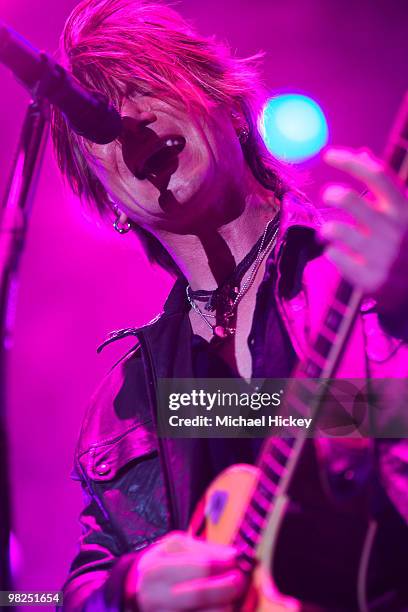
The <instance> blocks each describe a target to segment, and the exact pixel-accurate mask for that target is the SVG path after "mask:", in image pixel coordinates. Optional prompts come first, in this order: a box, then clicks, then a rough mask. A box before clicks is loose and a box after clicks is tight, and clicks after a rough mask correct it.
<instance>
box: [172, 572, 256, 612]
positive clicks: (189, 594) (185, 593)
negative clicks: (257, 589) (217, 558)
mask: <svg viewBox="0 0 408 612" xmlns="http://www.w3.org/2000/svg"><path fill="white" fill-rule="evenodd" d="M245 584H246V582H245V578H244V575H243V574H242V572H240V571H239V570H231V571H230V572H225V573H224V574H221V575H219V576H212V577H210V578H206V579H196V580H190V581H189V582H182V583H181V584H178V585H175V586H174V587H173V589H172V596H173V602H174V606H175V608H176V609H180V610H188V609H191V608H193V609H194V608H197V609H203V610H207V609H211V608H219V607H223V606H227V605H229V604H231V602H233V601H236V600H237V599H239V597H241V596H242V595H243V593H244V591H245Z"/></svg>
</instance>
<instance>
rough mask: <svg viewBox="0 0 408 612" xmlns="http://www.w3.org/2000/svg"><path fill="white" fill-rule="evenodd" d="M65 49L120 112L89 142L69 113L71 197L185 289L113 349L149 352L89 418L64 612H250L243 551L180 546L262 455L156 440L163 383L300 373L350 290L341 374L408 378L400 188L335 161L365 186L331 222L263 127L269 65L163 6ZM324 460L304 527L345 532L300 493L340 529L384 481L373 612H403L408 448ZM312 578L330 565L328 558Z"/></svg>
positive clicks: (103, 9)
mask: <svg viewBox="0 0 408 612" xmlns="http://www.w3.org/2000/svg"><path fill="white" fill-rule="evenodd" d="M62 46H63V54H64V58H65V63H66V66H67V67H68V68H69V69H70V70H71V71H72V73H73V74H74V75H75V77H76V78H77V79H78V80H79V81H80V82H81V83H82V84H83V85H85V86H87V87H89V88H91V89H94V90H96V91H99V92H102V93H103V94H105V95H106V96H108V98H109V100H110V101H111V102H112V103H114V104H115V105H116V106H117V108H118V109H119V110H120V113H121V115H122V117H123V132H122V135H121V136H120V138H119V139H118V140H117V141H115V142H112V143H110V144H108V145H104V146H102V145H94V144H92V143H89V142H87V141H85V140H84V139H82V138H81V137H79V136H78V135H76V134H75V133H74V132H73V131H72V130H71V129H70V127H69V125H68V124H67V123H66V121H65V119H64V117H63V116H62V115H61V114H60V113H59V112H58V111H57V110H55V111H54V114H53V123H52V133H53V140H54V144H55V149H56V154H57V158H58V162H59V166H60V169H61V171H62V173H63V174H64V175H65V176H66V177H67V179H68V181H69V183H70V185H71V186H72V188H73V190H74V192H75V193H76V194H78V195H79V196H80V197H81V198H83V199H85V200H87V201H88V202H90V203H92V205H94V206H95V208H96V210H97V211H98V212H99V213H100V214H101V215H102V216H103V217H106V218H111V219H112V221H113V224H114V228H115V229H116V230H117V231H118V232H120V233H122V234H126V233H127V232H129V231H131V232H132V231H133V232H136V233H137V235H138V236H139V238H140V240H141V242H142V244H143V246H144V248H145V250H146V252H147V254H148V256H149V257H150V259H151V261H153V262H156V263H157V264H159V265H160V266H162V267H163V268H165V269H166V270H168V271H169V272H171V273H172V274H173V275H174V276H175V278H176V282H175V285H174V287H173V289H172V291H171V293H170V295H169V297H168V299H167V302H166V304H165V307H164V312H163V313H162V314H161V315H160V316H159V317H157V318H156V319H155V320H154V321H152V322H151V323H149V324H148V325H146V326H144V327H141V328H138V329H129V330H126V331H124V332H123V334H117V336H116V337H113V338H112V340H113V339H116V338H120V337H121V336H124V335H126V333H128V334H134V335H135V336H136V337H137V346H136V347H135V348H134V350H132V351H131V352H130V353H129V354H128V355H127V356H126V357H125V358H124V359H123V360H122V361H121V363H120V364H119V365H117V366H116V367H115V368H114V369H113V370H112V372H111V373H110V374H109V375H108V377H107V378H106V380H105V381H104V382H103V383H102V385H101V387H100V388H99V390H98V391H97V393H96V394H95V396H94V398H93V401H92V402H91V405H90V407H89V409H88V412H87V414H86V416H85V420H84V423H83V427H82V431H81V435H80V439H79V442H78V446H77V452H76V458H75V470H74V476H75V477H76V478H77V479H78V480H80V482H81V484H82V487H83V489H84V492H85V496H86V505H85V508H84V510H83V512H82V514H81V523H82V525H83V533H82V537H81V540H80V546H79V551H78V554H77V556H76V557H75V559H74V561H73V564H72V567H71V572H70V576H69V578H68V580H67V583H66V586H65V593H64V597H65V600H64V601H65V607H66V609H68V610H74V611H79V610H88V611H89V610H95V611H101V610H105V609H106V610H119V609H130V610H141V611H143V612H158V611H160V612H164V611H178V610H206V611H220V610H232V609H233V607H234V606H238V609H239V607H240V604H239V603H237V602H239V601H242V597H243V595H244V593H245V591H246V588H247V581H246V579H245V577H244V575H243V574H242V573H241V572H240V570H239V569H238V566H237V563H236V555H237V551H236V550H235V549H233V548H232V547H226V546H225V547H224V546H219V545H214V544H211V543H208V542H205V541H202V540H198V539H195V538H193V537H191V536H190V535H187V534H186V533H185V530H186V529H187V527H188V524H189V521H190V519H191V516H192V513H193V510H194V507H195V505H196V504H197V502H198V501H199V499H200V497H201V496H202V494H203V492H204V491H205V488H206V486H207V485H208V484H209V483H210V482H211V480H212V479H213V478H214V477H215V476H216V475H217V474H219V473H220V471H221V470H222V469H224V468H225V467H227V466H230V465H233V464H236V463H254V462H255V461H256V455H257V451H258V449H259V441H256V440H250V439H238V440H224V439H209V440H202V439H196V440H188V439H179V440H170V439H159V438H158V436H157V431H156V417H157V406H156V404H155V401H156V400H155V398H156V385H157V380H158V379H160V378H172V377H174V378H194V377H201V378H206V377H208V378H211V377H218V378H221V377H223V378H228V377H242V378H245V379H251V378H284V377H289V376H290V374H291V372H292V370H293V367H294V366H295V364H296V363H297V362H298V360H299V359H302V358H303V357H304V355H305V353H306V350H307V347H308V346H309V344H310V341H311V339H312V337H313V334H314V333H316V330H317V329H318V326H319V320H320V319H319V317H321V316H322V312H323V310H322V309H323V307H324V305H325V303H326V301H327V302H328V301H329V300H330V291H331V289H333V288H334V287H335V285H336V279H337V278H338V276H339V274H341V275H342V276H344V277H345V278H346V279H348V280H349V281H351V282H353V283H354V284H355V285H356V286H358V287H359V288H361V290H362V291H363V292H364V294H365V300H364V301H363V303H362V307H361V312H360V314H359V316H358V318H357V321H356V324H355V329H354V331H353V334H352V336H351V338H350V341H349V343H348V345H347V348H346V351H345V352H344V356H343V358H342V360H341V363H340V365H339V367H338V372H337V375H338V376H343V377H350V378H369V377H382V378H385V377H390V376H394V377H399V378H401V377H406V376H407V374H408V359H407V356H408V350H407V346H406V341H408V309H407V306H408V278H407V276H406V275H404V274H401V272H400V270H401V269H402V270H404V269H405V267H404V262H405V261H407V262H408V238H407V237H408V202H407V200H406V199H405V196H404V188H403V186H402V185H401V184H399V182H398V180H397V178H396V177H394V176H393V175H392V174H391V173H390V172H389V171H387V170H386V169H385V168H384V167H383V165H382V164H381V163H380V162H379V161H378V160H376V159H375V158H374V157H373V156H372V154H371V153H369V152H367V151H358V152H355V151H348V150H347V151H346V150H338V149H337V150H334V149H331V150H329V151H328V152H327V154H326V158H325V159H326V161H327V162H328V163H329V164H331V165H332V166H335V167H337V168H339V169H340V170H343V171H344V172H345V173H346V175H349V176H352V177H354V178H356V179H358V180H360V181H361V182H362V184H363V187H365V188H366V190H367V191H366V193H367V195H366V196H364V197H360V196H359V195H358V193H357V192H355V191H354V190H352V189H350V188H348V187H345V186H340V185H331V186H330V187H328V188H327V189H326V190H325V193H324V196H323V197H324V200H325V202H326V203H327V205H328V206H330V207H331V208H333V207H334V208H335V209H336V210H337V211H338V212H337V214H334V215H332V219H337V220H332V221H324V220H323V217H322V214H321V212H319V211H318V210H317V209H315V208H314V207H312V206H311V204H310V203H308V202H307V200H306V198H305V197H304V196H303V195H302V194H301V193H299V192H298V190H297V189H296V186H295V185H294V184H293V183H292V181H291V180H290V178H289V177H288V176H287V174H286V172H285V169H284V168H283V167H280V165H279V164H278V163H277V162H276V161H275V160H274V159H273V158H272V157H271V155H270V154H269V153H268V152H267V150H266V148H265V146H264V144H263V141H262V139H261V137H260V135H259V132H258V130H257V115H258V110H259V103H260V101H261V100H260V98H261V94H260V85H259V75H258V64H259V58H258V57H256V58H249V59H238V58H236V57H235V56H232V55H231V53H230V51H229V49H228V48H227V47H226V46H225V45H224V44H220V43H218V42H216V41H215V40H214V39H207V38H203V37H201V36H199V35H198V34H197V33H196V32H195V31H194V30H193V29H192V27H191V26H190V25H189V24H188V23H186V21H184V20H183V19H182V17H180V15H179V14H178V13H176V12H175V11H173V10H172V9H170V8H168V7H166V6H164V5H161V4H153V3H148V2H139V1H138V0H84V1H83V2H81V3H80V4H79V5H78V6H77V7H76V8H75V9H74V11H73V13H72V14H71V16H70V17H69V19H68V21H67V23H66V26H65V29H64V34H63V43H62ZM342 211H347V213H350V215H349V217H348V219H349V220H345V219H346V218H347V216H345V218H343V215H342V214H340V212H342ZM325 218H326V217H325ZM340 218H341V219H342V220H340ZM323 244H324V245H325V249H323V246H322V245H323ZM323 250H324V252H323ZM135 282H136V283H137V282H138V279H137V270H135ZM143 289H144V288H143V287H139V290H143ZM146 297H147V299H148V295H147V296H146ZM385 340H386V341H385ZM309 450H310V453H311V456H312V459H311V460H310V461H309V462H308V463H307V465H306V463H305V465H304V466H303V468H304V469H303V470H302V474H303V476H302V478H303V480H302V481H301V482H300V485H299V484H298V489H299V491H300V493H299V491H298V497H297V502H296V504H295V506H296V508H297V510H296V512H297V513H298V515H299V517H301V515H302V513H303V512H306V513H308V516H309V515H310V516H311V517H312V518H310V520H311V521H312V523H313V521H314V523H313V524H315V525H316V526H317V531H316V533H317V534H318V535H317V539H318V538H319V534H320V533H323V529H322V530H320V526H321V525H323V524H325V522H326V523H327V524H328V525H332V527H333V529H334V530H335V529H336V519H333V518H332V517H330V516H327V512H323V511H321V510H319V504H318V503H315V504H312V505H313V512H310V511H309V510H308V509H307V499H306V498H307V495H304V493H305V492H307V491H309V490H311V487H312V485H311V483H312V482H314V481H315V480H316V478H317V479H319V473H320V474H325V475H326V476H325V479H326V485H328V486H326V488H325V495H326V496H327V498H330V499H331V500H332V502H331V503H332V505H333V507H334V508H335V511H336V513H337V514H336V516H339V513H340V514H341V512H342V508H343V507H345V506H348V500H349V499H351V498H352V497H353V495H355V493H356V491H357V492H358V491H359V489H360V488H361V487H364V486H365V485H366V484H367V481H371V482H373V480H375V481H376V482H377V481H378V486H376V487H375V490H374V491H373V493H372V499H371V501H370V504H369V506H370V508H369V510H368V512H372V514H373V516H374V515H375V518H376V520H377V521H378V523H379V524H382V525H385V527H384V528H385V531H386V533H387V534H389V537H387V538H386V542H385V544H384V545H383V546H382V548H381V551H380V553H379V555H378V556H379V560H378V563H379V564H383V566H384V567H386V568H387V572H388V573H389V574H390V580H389V581H388V582H387V585H386V586H384V592H379V593H378V598H377V601H376V605H377V607H376V608H375V609H376V610H404V609H408V598H407V593H406V590H405V592H404V589H406V567H407V565H406V561H407V559H406V548H405V546H406V542H407V530H406V521H407V520H408V502H407V477H408V473H407V465H408V448H407V445H406V443H405V441H403V440H389V439H383V440H368V441H366V443H365V444H362V445H361V447H359V446H356V447H354V446H352V445H350V444H347V441H343V443H342V440H337V441H336V443H334V442H333V443H329V441H328V440H326V441H324V442H321V443H319V441H318V440H315V441H314V442H313V443H311V444H310V449H309ZM305 462H306V459H305ZM339 466H340V467H339ZM309 497H310V496H309ZM336 504H337V506H336ZM325 508H327V506H325ZM344 512H346V510H344ZM351 516H352V514H351ZM299 520H301V518H300V519H299ZM321 537H323V536H321ZM294 548H295V549H296V550H292V548H291V549H290V550H289V549H288V550H287V551H286V552H285V551H283V553H282V554H283V555H287V559H289V560H290V559H292V557H293V559H294V558H295V557H296V555H297V554H298V556H299V555H300V556H303V558H304V565H305V568H306V567H308V566H310V567H312V566H313V564H314V563H315V555H314V554H313V550H312V548H313V547H311V546H310V545H303V548H302V542H300V541H299V542H297V544H296V546H295V547H294ZM339 550H340V552H339V553H337V554H338V555H340V563H341V562H342V559H341V554H342V553H341V550H342V549H341V547H340V549H339ZM404 553H405V560H404ZM288 563H289V562H288ZM291 563H292V561H290V563H289V565H291ZM316 563H320V564H321V566H322V567H323V565H324V564H326V565H327V559H320V560H318V561H316ZM344 563H345V561H343V564H344ZM404 563H405V566H404ZM329 565H330V564H329ZM384 572H385V570H384ZM289 573H290V572H289ZM384 575H385V574H384ZM292 578H293V576H292ZM292 578H291V580H290V582H291V586H290V588H289V587H288V588H287V589H286V594H287V595H288V596H291V597H293V598H296V599H297V600H300V601H302V600H303V601H302V604H303V606H304V607H303V608H302V609H304V610H306V609H314V610H324V609H326V610H346V609H350V607H347V606H348V604H346V603H344V601H343V600H342V585H341V584H339V585H338V587H336V588H334V587H331V586H330V587H329V586H328V585H327V584H323V582H325V581H323V580H322V584H320V585H318V587H317V588H316V589H315V590H314V591H313V589H312V590H311V591H310V592H307V596H306V595H305V593H306V591H305V590H304V589H305V588H306V587H303V586H302V585H301V584H300V583H301V580H300V581H299V584H297V582H296V579H295V580H293V579H292ZM337 582H338V583H339V582H340V580H337ZM335 583H336V576H334V581H333V584H335ZM302 589H303V590H302ZM380 590H381V589H380ZM307 606H308V607H307ZM381 606H382V607H381ZM235 609H236V608H235ZM298 609H301V608H300V604H299V608H298ZM353 609H354V608H353ZM373 609H374V608H373Z"/></svg>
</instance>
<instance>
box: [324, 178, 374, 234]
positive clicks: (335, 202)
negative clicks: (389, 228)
mask: <svg viewBox="0 0 408 612" xmlns="http://www.w3.org/2000/svg"><path fill="white" fill-rule="evenodd" d="M322 198H323V200H324V202H325V203H326V204H328V205H329V206H334V207H336V208H340V209H342V210H346V211H347V212H349V213H350V214H351V215H352V216H353V217H354V219H355V220H356V221H358V222H360V223H363V224H364V225H366V226H367V227H372V226H373V225H376V224H378V223H379V222H382V221H383V217H384V215H383V213H381V212H380V211H379V210H376V209H375V207H374V206H373V203H372V202H370V201H369V200H368V199H367V198H364V197H362V196H360V195H359V194H358V193H357V192H356V191H354V189H350V188H348V187H344V186H343V185H329V186H328V187H326V189H325V190H324V192H323V194H322Z"/></svg>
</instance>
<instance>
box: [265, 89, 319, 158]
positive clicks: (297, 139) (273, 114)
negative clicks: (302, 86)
mask: <svg viewBox="0 0 408 612" xmlns="http://www.w3.org/2000/svg"><path fill="white" fill-rule="evenodd" d="M259 123H260V131H261V134H262V136H263V139H264V141H265V144H266V146H267V148H268V149H269V151H270V152H271V153H272V155H274V156H275V157H277V158H278V159H282V160H284V161H289V162H301V161H305V160H306V159H309V158H310V157H313V156H314V155H316V154H317V153H318V152H319V151H320V150H321V149H322V148H323V147H324V146H325V145H326V144H327V141H328V137H329V130H328V126H327V121H326V117H325V116H324V113H323V111H322V109H321V108H320V106H319V105H318V104H317V102H315V101H314V100H312V99H311V98H309V97H307V96H303V95H300V94H284V95H280V96H276V97H275V98H271V99H270V100H268V102H267V103H266V104H265V106H264V108H263V111H262V116H261V118H260V122H259Z"/></svg>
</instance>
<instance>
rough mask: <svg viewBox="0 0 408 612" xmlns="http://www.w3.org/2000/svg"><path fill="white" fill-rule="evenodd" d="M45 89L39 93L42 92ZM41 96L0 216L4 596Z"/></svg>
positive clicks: (8, 581) (9, 580) (42, 127)
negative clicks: (19, 307) (13, 355)
mask: <svg viewBox="0 0 408 612" xmlns="http://www.w3.org/2000/svg"><path fill="white" fill-rule="evenodd" d="M39 89H41V87H40V88H39ZM39 93H40V92H39V90H37V92H35V91H34V99H33V101H32V102H31V103H30V104H29V106H28V109H27V112H26V115H25V119H24V123H23V127H22V132H21V136H20V141H19V145H18V148H17V152H16V156H15V160H14V164H13V167H12V170H11V175H10V178H9V183H8V187H7V190H6V194H5V198H4V201H3V204H2V208H1V211H0V500H1V501H0V590H1V591H8V590H12V584H13V576H12V563H11V561H12V559H11V556H10V531H11V494H10V479H9V471H8V467H9V465H8V464H9V462H8V452H7V447H8V444H7V434H6V416H7V410H6V407H7V402H8V393H7V391H8V389H7V384H6V383H7V372H8V357H9V351H10V349H11V348H12V341H13V328H14V320H15V310H16V296H17V288H18V273H19V264H20V261H21V255H22V252H23V249H24V246H25V240H26V235H27V229H28V224H29V220H30V214H31V209H32V204H33V201H34V195H35V191H36V187H37V183H38V178H39V171H40V168H41V164H42V161H43V158H44V152H45V145H46V142H47V137H48V131H49V130H48V128H49V123H48V118H49V106H48V103H47V102H46V101H45V100H44V99H42V98H41V95H39Z"/></svg>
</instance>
